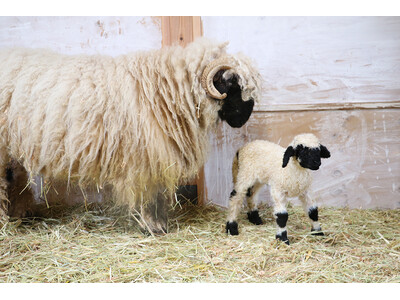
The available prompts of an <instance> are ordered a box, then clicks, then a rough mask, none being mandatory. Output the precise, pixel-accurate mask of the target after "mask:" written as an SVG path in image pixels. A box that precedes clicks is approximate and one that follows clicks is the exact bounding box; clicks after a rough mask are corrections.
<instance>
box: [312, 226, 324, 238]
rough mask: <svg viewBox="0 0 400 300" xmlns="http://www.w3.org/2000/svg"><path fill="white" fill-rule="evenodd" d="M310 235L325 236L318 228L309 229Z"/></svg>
mask: <svg viewBox="0 0 400 300" xmlns="http://www.w3.org/2000/svg"><path fill="white" fill-rule="evenodd" d="M311 234H312V235H319V236H323V235H325V234H324V233H323V232H322V231H321V228H320V229H313V228H311Z"/></svg>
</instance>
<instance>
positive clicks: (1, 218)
mask: <svg viewBox="0 0 400 300" xmlns="http://www.w3.org/2000/svg"><path fill="white" fill-rule="evenodd" d="M9 219H10V218H9V217H8V216H7V214H6V212H5V211H4V209H2V208H1V207H0V225H3V224H7V223H8V221H9Z"/></svg>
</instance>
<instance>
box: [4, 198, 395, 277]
mask: <svg viewBox="0 0 400 300" xmlns="http://www.w3.org/2000/svg"><path fill="white" fill-rule="evenodd" d="M261 212H262V213H261V216H262V218H263V219H264V221H265V224H264V225H261V226H255V225H253V224H250V223H249V222H248V221H247V220H246V219H245V216H246V215H245V213H244V212H243V213H242V214H241V216H240V219H239V226H240V227H239V229H240V235H239V236H227V235H226V234H225V217H226V211H225V210H223V209H221V208H218V207H215V206H205V207H198V206H193V205H191V204H187V205H185V206H184V207H183V209H180V208H178V207H176V208H175V210H174V212H173V214H174V216H173V217H171V218H170V221H169V231H170V233H169V234H167V235H165V236H158V237H153V236H151V235H150V236H149V235H144V234H142V233H141V231H140V229H139V228H138V227H137V225H136V224H135V222H134V221H133V219H132V218H130V217H129V215H128V213H127V212H124V211H121V210H119V209H116V208H100V209H99V208H94V207H92V206H89V207H88V208H87V210H86V209H85V208H84V207H80V208H77V209H75V210H74V211H70V212H68V213H67V214H65V215H64V216H61V217H58V218H41V219H36V220H33V221H32V220H30V221H29V220H28V221H23V222H21V220H15V221H12V222H9V223H8V224H6V225H5V226H3V227H0V282H19V283H20V282H400V226H399V225H400V224H399V221H400V210H349V209H332V208H321V209H320V220H321V224H322V226H323V230H324V232H325V234H326V235H325V236H324V237H315V236H311V235H310V234H309V229H310V225H309V223H308V220H307V218H306V216H305V214H304V212H303V211H302V209H301V208H298V207H289V221H288V231H289V238H290V241H291V245H290V246H286V245H285V244H283V243H279V242H277V241H276V240H275V224H274V220H273V218H272V211H271V208H268V207H265V208H264V209H262V211H261Z"/></svg>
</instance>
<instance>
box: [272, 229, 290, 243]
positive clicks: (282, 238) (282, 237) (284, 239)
mask: <svg viewBox="0 0 400 300" xmlns="http://www.w3.org/2000/svg"><path fill="white" fill-rule="evenodd" d="M275 238H276V239H277V240H280V241H282V242H284V243H285V244H286V245H290V243H289V239H288V237H287V232H286V231H283V232H281V234H277V235H275Z"/></svg>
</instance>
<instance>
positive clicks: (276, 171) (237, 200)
mask: <svg viewBox="0 0 400 300" xmlns="http://www.w3.org/2000/svg"><path fill="white" fill-rule="evenodd" d="M328 157H330V153H329V151H328V149H327V148H326V147H325V146H323V145H321V144H320V143H319V141H318V139H317V138H316V137H315V136H314V135H313V134H310V133H306V134H300V135H297V136H296V137H295V138H294V139H293V141H292V143H291V144H290V145H289V146H288V147H287V149H286V150H285V149H284V148H282V147H281V146H279V145H277V144H274V143H271V142H269V141H265V140H256V141H253V142H250V143H248V144H247V145H245V146H244V147H243V148H241V149H239V150H238V151H237V153H236V156H235V158H234V160H233V164H232V175H233V183H234V189H233V191H232V193H231V197H230V203H229V211H228V220H227V223H226V232H227V233H228V232H229V233H230V234H231V235H237V234H239V231H238V223H237V216H238V213H239V212H240V209H241V206H242V201H243V199H244V198H245V197H246V199H247V204H248V213H247V216H248V219H249V221H250V222H252V223H254V224H256V225H260V224H262V220H261V218H260V216H259V214H258V209H257V208H256V206H255V202H256V197H257V192H258V191H259V189H260V188H261V187H262V186H263V185H264V184H268V185H269V186H270V190H271V198H272V200H273V203H274V211H273V213H274V216H275V219H276V223H277V233H276V238H277V239H279V240H281V241H284V242H285V243H286V244H289V240H288V237H287V230H286V222H287V220H288V213H287V210H286V203H287V199H286V198H287V197H299V199H300V200H301V202H302V204H303V206H304V209H305V211H306V213H307V214H308V216H309V218H310V220H311V225H312V228H311V231H313V234H315V235H323V233H322V231H321V227H320V225H319V222H318V207H317V205H316V204H315V202H314V201H313V199H312V198H311V197H310V196H309V193H308V191H309V188H310V186H311V183H312V174H311V171H310V170H318V169H319V166H320V165H321V158H328ZM314 231H315V232H314Z"/></svg>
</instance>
